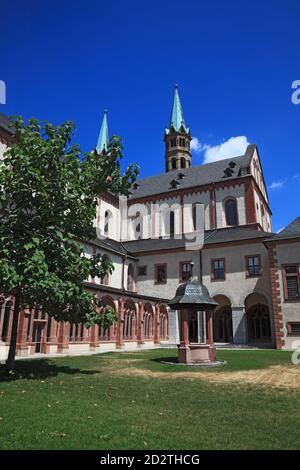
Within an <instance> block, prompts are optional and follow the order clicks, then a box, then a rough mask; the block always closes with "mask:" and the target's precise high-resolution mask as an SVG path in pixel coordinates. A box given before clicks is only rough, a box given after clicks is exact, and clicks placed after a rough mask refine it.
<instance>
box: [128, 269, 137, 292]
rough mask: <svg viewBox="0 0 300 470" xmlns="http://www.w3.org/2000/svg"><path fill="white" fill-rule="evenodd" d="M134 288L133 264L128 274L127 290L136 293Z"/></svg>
mask: <svg viewBox="0 0 300 470" xmlns="http://www.w3.org/2000/svg"><path fill="white" fill-rule="evenodd" d="M134 287H135V286H134V268H133V265H132V264H129V266H128V273H127V290H130V291H134Z"/></svg>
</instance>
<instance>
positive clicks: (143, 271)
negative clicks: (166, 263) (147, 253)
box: [138, 266, 147, 276]
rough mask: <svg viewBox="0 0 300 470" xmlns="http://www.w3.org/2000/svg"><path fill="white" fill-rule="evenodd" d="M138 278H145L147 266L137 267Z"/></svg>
mask: <svg viewBox="0 0 300 470" xmlns="http://www.w3.org/2000/svg"><path fill="white" fill-rule="evenodd" d="M138 276H147V266H139V267H138Z"/></svg>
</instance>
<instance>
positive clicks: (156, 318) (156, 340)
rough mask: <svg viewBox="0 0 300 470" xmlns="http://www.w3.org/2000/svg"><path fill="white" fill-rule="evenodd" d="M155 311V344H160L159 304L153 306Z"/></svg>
mask: <svg viewBox="0 0 300 470" xmlns="http://www.w3.org/2000/svg"><path fill="white" fill-rule="evenodd" d="M152 308H153V310H154V312H153V321H154V338H153V339H154V344H160V340H159V305H156V306H155V307H152Z"/></svg>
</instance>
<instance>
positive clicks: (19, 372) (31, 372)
mask: <svg viewBox="0 0 300 470" xmlns="http://www.w3.org/2000/svg"><path fill="white" fill-rule="evenodd" d="M58 374H70V375H75V374H82V375H93V374H99V371H97V370H82V369H78V368H73V367H68V366H61V365H60V366H58V365H56V364H55V363H54V362H50V361H48V360H47V359H38V360H37V359H34V360H26V361H17V362H16V366H15V370H14V372H13V373H11V372H8V371H7V370H6V369H5V365H1V366H0V383H1V382H11V381H14V380H18V379H31V380H39V379H47V378H49V377H56V376H57V375H58Z"/></svg>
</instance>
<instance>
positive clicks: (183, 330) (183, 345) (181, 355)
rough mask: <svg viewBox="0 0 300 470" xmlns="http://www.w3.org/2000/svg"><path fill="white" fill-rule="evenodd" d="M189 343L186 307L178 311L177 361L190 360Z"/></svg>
mask: <svg viewBox="0 0 300 470" xmlns="http://www.w3.org/2000/svg"><path fill="white" fill-rule="evenodd" d="M189 344H190V341H189V311H188V310H187V309H183V310H181V312H180V344H179V347H178V362H184V363H186V362H190V348H189Z"/></svg>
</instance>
